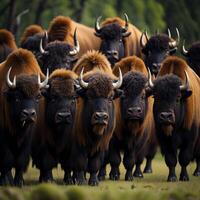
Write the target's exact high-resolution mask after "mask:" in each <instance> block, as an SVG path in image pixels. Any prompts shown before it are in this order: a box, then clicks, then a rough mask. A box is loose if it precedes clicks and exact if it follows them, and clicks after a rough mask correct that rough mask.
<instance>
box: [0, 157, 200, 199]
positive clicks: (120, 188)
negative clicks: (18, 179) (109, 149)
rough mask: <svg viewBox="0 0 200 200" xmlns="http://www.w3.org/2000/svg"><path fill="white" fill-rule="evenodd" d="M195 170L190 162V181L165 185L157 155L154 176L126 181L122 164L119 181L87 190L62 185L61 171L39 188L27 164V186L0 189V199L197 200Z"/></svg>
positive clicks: (199, 179)
mask: <svg viewBox="0 0 200 200" xmlns="http://www.w3.org/2000/svg"><path fill="white" fill-rule="evenodd" d="M143 167H144V165H143ZM194 169H195V163H191V164H190V165H189V166H188V172H189V176H190V181H189V182H179V181H178V182H175V183H168V182H167V181H166V179H167V175H168V169H167V167H166V165H165V163H164V159H163V158H162V156H161V155H160V154H158V155H157V156H156V159H155V160H154V162H153V174H145V175H144V178H143V179H138V178H135V179H134V180H133V181H132V182H125V181H124V168H123V166H122V165H121V179H120V181H116V182H113V181H109V180H108V177H107V179H106V180H105V181H103V182H101V183H100V184H99V186H98V187H90V186H64V185H62V178H63V172H62V171H61V169H60V168H58V169H55V170H54V178H55V180H56V183H57V184H40V185H38V184H37V179H38V170H37V169H35V168H32V167H31V165H30V167H29V170H28V172H27V173H26V174H25V176H24V178H25V183H26V186H24V187H23V188H22V189H19V188H12V187H2V188H0V200H4V199H6V200H8V199H12V200H23V199H29V200H64V199H66V200H67V199H68V200H101V199H104V200H115V199H116V200H126V199H127V200H129V199H130V200H132V199H136V200H146V199H148V200H154V199H155V200H159V199H162V200H163V199H164V200H165V199H166V200H181V199H187V200H196V199H197V200H200V177H194V176H192V173H193V171H194ZM108 171H109V169H108ZM179 174H180V166H177V177H178V176H179Z"/></svg>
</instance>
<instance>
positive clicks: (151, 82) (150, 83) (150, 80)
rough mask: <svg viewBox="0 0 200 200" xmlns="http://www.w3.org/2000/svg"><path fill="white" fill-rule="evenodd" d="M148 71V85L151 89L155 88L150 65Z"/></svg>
mask: <svg viewBox="0 0 200 200" xmlns="http://www.w3.org/2000/svg"><path fill="white" fill-rule="evenodd" d="M147 71H148V86H149V87H150V88H151V89H153V87H154V84H153V81H152V76H151V71H150V69H149V68H148V67H147Z"/></svg>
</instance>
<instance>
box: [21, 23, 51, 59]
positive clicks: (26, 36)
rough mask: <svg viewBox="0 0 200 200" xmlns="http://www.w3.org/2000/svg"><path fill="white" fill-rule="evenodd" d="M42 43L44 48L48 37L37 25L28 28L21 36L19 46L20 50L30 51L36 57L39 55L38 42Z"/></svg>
mask: <svg viewBox="0 0 200 200" xmlns="http://www.w3.org/2000/svg"><path fill="white" fill-rule="evenodd" d="M41 39H42V41H43V46H44V47H45V46H46V45H47V42H48V36H47V34H45V32H44V30H43V28H42V27H41V26H39V25H35V24H33V25H30V26H28V27H27V28H26V29H25V31H24V33H23V34H22V36H21V41H20V46H21V48H24V49H27V50H29V51H32V53H34V55H35V56H36V57H37V56H38V55H39V54H40V40H41Z"/></svg>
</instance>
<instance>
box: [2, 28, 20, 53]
mask: <svg viewBox="0 0 200 200" xmlns="http://www.w3.org/2000/svg"><path fill="white" fill-rule="evenodd" d="M3 44H5V45H7V46H8V47H9V48H10V49H12V50H15V49H17V46H16V43H15V38H14V36H13V34H12V33H11V32H10V31H8V30H6V29H0V46H1V45H3Z"/></svg>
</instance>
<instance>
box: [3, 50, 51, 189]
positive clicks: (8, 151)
mask: <svg viewBox="0 0 200 200" xmlns="http://www.w3.org/2000/svg"><path fill="white" fill-rule="evenodd" d="M11 66H12V68H11ZM0 71H1V100H0V109H1V115H0V146H1V148H0V156H1V162H0V172H1V176H0V185H7V184H11V185H12V184H14V185H16V186H22V185H23V183H24V180H23V173H24V172H25V171H26V169H27V167H28V164H29V157H30V151H31V141H32V134H33V131H34V127H35V124H36V121H37V114H38V109H39V98H40V97H41V93H40V89H41V88H43V87H45V86H46V85H47V79H48V77H47V79H46V80H45V81H44V82H40V75H39V74H41V70H40V68H39V66H38V64H37V61H36V60H35V58H34V55H33V54H32V53H31V52H28V51H26V50H22V49H19V50H16V51H14V52H13V53H11V54H10V55H9V57H8V58H7V60H6V62H4V63H3V64H2V65H1V66H0ZM11 74H12V75H11ZM15 74H16V75H15ZM31 74H32V75H31ZM11 77H12V78H11ZM12 168H14V169H15V177H14V180H13V177H12V173H11V170H12Z"/></svg>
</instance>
